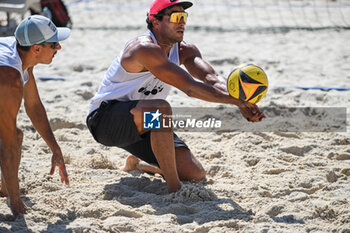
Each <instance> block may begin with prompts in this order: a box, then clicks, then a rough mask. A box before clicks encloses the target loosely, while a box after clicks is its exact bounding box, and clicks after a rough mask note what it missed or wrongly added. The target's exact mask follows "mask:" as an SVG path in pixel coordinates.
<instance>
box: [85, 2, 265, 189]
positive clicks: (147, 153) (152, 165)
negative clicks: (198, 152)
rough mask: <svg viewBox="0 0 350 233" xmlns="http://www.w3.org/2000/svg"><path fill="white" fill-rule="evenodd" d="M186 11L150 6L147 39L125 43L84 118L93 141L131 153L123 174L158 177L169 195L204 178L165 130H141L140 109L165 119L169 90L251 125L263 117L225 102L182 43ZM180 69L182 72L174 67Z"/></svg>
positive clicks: (218, 84) (217, 81) (222, 83)
mask: <svg viewBox="0 0 350 233" xmlns="http://www.w3.org/2000/svg"><path fill="white" fill-rule="evenodd" d="M191 6H192V3H191V2H188V1H178V0H175V1H174V0H154V1H153V2H152V3H151V6H150V9H149V12H148V16H147V19H146V22H147V24H148V26H147V27H148V29H149V31H148V33H146V34H144V35H142V36H139V37H136V38H135V39H132V40H130V41H129V42H128V43H127V44H126V45H125V47H124V49H122V51H121V52H120V54H119V56H118V57H117V58H116V59H115V60H114V61H113V62H112V64H111V66H110V67H109V69H108V70H107V72H106V74H105V76H104V79H103V81H102V84H101V86H100V88H99V90H98V92H97V93H96V95H95V96H94V98H93V99H92V101H91V103H90V109H89V115H88V117H87V125H88V128H89V130H90V132H91V133H92V135H93V136H94V138H95V140H96V141H98V142H99V143H101V144H103V145H106V146H118V147H120V148H123V149H125V150H127V151H128V152H130V153H131V155H130V156H129V157H128V158H127V160H126V164H125V167H124V168H123V169H124V171H130V170H134V169H139V170H142V171H146V172H151V173H160V174H162V175H163V177H164V178H165V180H166V182H167V185H168V188H169V192H175V191H177V190H179V189H180V188H181V182H180V180H201V179H203V178H204V177H205V174H206V172H205V170H204V169H203V167H202V165H201V163H200V162H199V161H198V160H197V159H196V158H195V156H194V155H193V154H192V152H191V150H190V149H189V148H188V146H187V145H186V144H185V143H184V142H183V141H182V140H181V139H180V138H179V137H178V136H177V135H176V134H175V133H173V130H172V129H171V128H169V129H167V130H161V131H159V130H152V129H151V130H149V129H144V128H143V124H142V123H143V121H142V115H143V109H149V110H152V111H157V109H159V108H162V109H165V112H164V110H163V111H162V114H166V115H171V113H172V112H171V106H170V104H169V103H168V102H167V101H166V100H165V99H166V97H167V95H168V93H169V90H170V88H171V87H172V86H173V87H175V88H178V89H180V90H181V91H183V92H184V93H186V94H187V95H188V96H189V97H193V98H198V99H201V100H204V101H209V102H217V103H224V104H233V105H236V106H237V107H238V108H239V109H240V112H241V114H242V116H243V117H244V118H246V119H249V121H251V122H258V121H260V120H261V119H262V118H264V117H265V116H264V114H263V113H262V112H260V111H259V108H258V107H257V106H256V105H255V104H251V103H249V102H245V101H242V100H239V99H235V98H233V97H231V96H230V95H229V94H228V92H227V88H226V78H224V77H222V76H220V75H218V74H217V73H216V72H215V70H214V69H213V67H212V66H211V65H209V64H208V63H207V62H206V61H205V60H204V59H203V58H202V56H201V53H200V51H199V50H198V48H197V47H196V46H195V45H193V44H190V43H187V42H185V41H183V37H184V33H185V26H186V20H187V17H188V14H187V12H185V10H186V9H188V8H189V7H191ZM181 64H183V65H184V66H185V67H186V69H187V71H185V70H184V69H182V68H180V67H179V65H181ZM196 79H198V80H199V81H197V80H196Z"/></svg>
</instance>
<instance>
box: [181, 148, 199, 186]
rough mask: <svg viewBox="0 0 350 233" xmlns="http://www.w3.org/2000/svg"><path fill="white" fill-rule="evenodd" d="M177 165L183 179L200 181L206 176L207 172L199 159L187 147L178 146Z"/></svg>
mask: <svg viewBox="0 0 350 233" xmlns="http://www.w3.org/2000/svg"><path fill="white" fill-rule="evenodd" d="M175 153H176V167H177V172H178V174H179V177H180V179H181V180H195V181H199V180H201V179H203V178H205V175H206V172H205V170H204V168H203V166H202V164H201V163H200V162H199V160H198V159H197V158H196V157H195V156H194V155H193V154H192V152H191V151H190V150H189V149H188V148H186V147H177V148H176V149H175Z"/></svg>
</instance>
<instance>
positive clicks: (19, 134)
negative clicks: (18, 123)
mask: <svg viewBox="0 0 350 233" xmlns="http://www.w3.org/2000/svg"><path fill="white" fill-rule="evenodd" d="M22 141H23V132H22V130H20V129H18V128H17V154H16V167H17V170H18V169H19V164H20V162H21V152H22ZM1 151H2V144H1V141H0V153H1ZM0 157H1V156H0ZM0 196H1V197H7V196H8V192H7V189H6V184H5V179H4V176H3V174H1V187H0Z"/></svg>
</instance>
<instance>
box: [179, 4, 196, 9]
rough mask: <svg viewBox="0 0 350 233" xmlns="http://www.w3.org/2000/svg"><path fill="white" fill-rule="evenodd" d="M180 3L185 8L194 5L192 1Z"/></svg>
mask: <svg viewBox="0 0 350 233" xmlns="http://www.w3.org/2000/svg"><path fill="white" fill-rule="evenodd" d="M179 4H180V5H181V6H182V7H183V8H184V9H185V10H186V9H187V8H190V7H191V6H192V5H193V3H192V2H180V3H179Z"/></svg>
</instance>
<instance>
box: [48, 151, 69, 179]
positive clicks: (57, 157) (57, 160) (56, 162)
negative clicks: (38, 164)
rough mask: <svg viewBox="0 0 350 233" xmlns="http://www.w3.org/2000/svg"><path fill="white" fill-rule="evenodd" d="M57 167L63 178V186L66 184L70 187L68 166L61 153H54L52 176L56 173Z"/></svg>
mask: <svg viewBox="0 0 350 233" xmlns="http://www.w3.org/2000/svg"><path fill="white" fill-rule="evenodd" d="M56 166H57V167H58V169H59V174H60V177H61V182H62V184H63V183H65V184H66V185H69V180H68V174H67V171H66V165H65V164H64V159H63V156H62V152H61V151H58V152H54V153H53V155H52V158H51V171H50V175H53V173H54V172H55V168H56Z"/></svg>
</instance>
